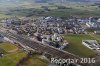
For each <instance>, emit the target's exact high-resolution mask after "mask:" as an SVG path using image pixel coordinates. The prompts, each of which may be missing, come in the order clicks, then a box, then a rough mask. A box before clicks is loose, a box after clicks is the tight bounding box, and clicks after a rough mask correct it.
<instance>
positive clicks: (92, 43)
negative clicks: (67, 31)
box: [82, 40, 100, 51]
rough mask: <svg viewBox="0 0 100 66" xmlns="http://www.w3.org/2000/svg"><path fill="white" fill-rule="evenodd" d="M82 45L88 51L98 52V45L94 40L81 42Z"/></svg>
mask: <svg viewBox="0 0 100 66" xmlns="http://www.w3.org/2000/svg"><path fill="white" fill-rule="evenodd" d="M82 44H83V45H84V46H86V47H88V48H89V49H92V50H96V51H100V45H99V44H98V43H97V41H96V40H83V41H82Z"/></svg>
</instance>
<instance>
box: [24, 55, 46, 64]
mask: <svg viewBox="0 0 100 66" xmlns="http://www.w3.org/2000/svg"><path fill="white" fill-rule="evenodd" d="M39 57H40V56H39V55H33V56H32V57H30V58H29V59H28V60H27V61H25V62H24V63H23V64H22V66H48V65H47V64H48V62H47V61H46V60H44V59H41V58H39Z"/></svg>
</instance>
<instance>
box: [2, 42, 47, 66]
mask: <svg viewBox="0 0 100 66" xmlns="http://www.w3.org/2000/svg"><path fill="white" fill-rule="evenodd" d="M16 49H18V50H16ZM1 51H3V52H4V56H3V57H0V66H16V64H17V63H18V62H19V61H20V60H21V59H22V58H24V57H26V56H27V54H26V53H24V52H23V51H22V50H21V49H19V48H18V47H17V46H15V45H13V44H11V43H9V42H4V43H0V52H1ZM22 66H47V61H46V60H43V59H40V58H39V55H33V56H32V57H31V58H29V60H27V61H25V62H24V63H23V64H22Z"/></svg>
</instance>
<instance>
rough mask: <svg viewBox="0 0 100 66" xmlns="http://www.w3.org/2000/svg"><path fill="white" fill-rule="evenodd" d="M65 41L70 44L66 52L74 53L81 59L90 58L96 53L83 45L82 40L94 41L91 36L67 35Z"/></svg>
mask: <svg viewBox="0 0 100 66" xmlns="http://www.w3.org/2000/svg"><path fill="white" fill-rule="evenodd" d="M65 39H66V40H67V41H68V42H69V44H70V45H69V47H68V48H66V49H65V50H66V51H69V52H71V53H74V54H76V55H78V56H80V57H90V56H94V55H95V53H94V52H93V51H92V50H90V49H88V48H87V47H85V46H84V45H82V40H91V39H94V38H92V37H91V36H89V35H66V36H65Z"/></svg>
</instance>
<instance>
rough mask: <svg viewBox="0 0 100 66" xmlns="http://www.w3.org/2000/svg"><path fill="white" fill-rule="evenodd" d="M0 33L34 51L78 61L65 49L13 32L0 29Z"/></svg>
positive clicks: (83, 65)
mask: <svg viewBox="0 0 100 66" xmlns="http://www.w3.org/2000/svg"><path fill="white" fill-rule="evenodd" d="M0 33H1V34H2V35H4V36H6V37H8V38H11V39H14V40H17V41H19V42H20V43H21V44H23V45H25V46H28V47H30V48H32V49H35V50H36V51H38V52H43V53H48V54H50V55H52V56H53V57H55V58H63V59H69V58H70V59H75V58H77V59H79V61H78V62H80V57H78V56H76V55H74V54H71V53H69V52H67V51H63V50H59V49H57V48H54V47H51V46H49V45H44V44H42V43H40V42H38V41H32V40H30V39H28V38H26V37H23V36H20V35H17V34H13V33H10V32H8V31H5V32H4V31H1V30H0ZM79 64H80V63H79ZM80 65H82V66H89V65H87V64H80Z"/></svg>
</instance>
